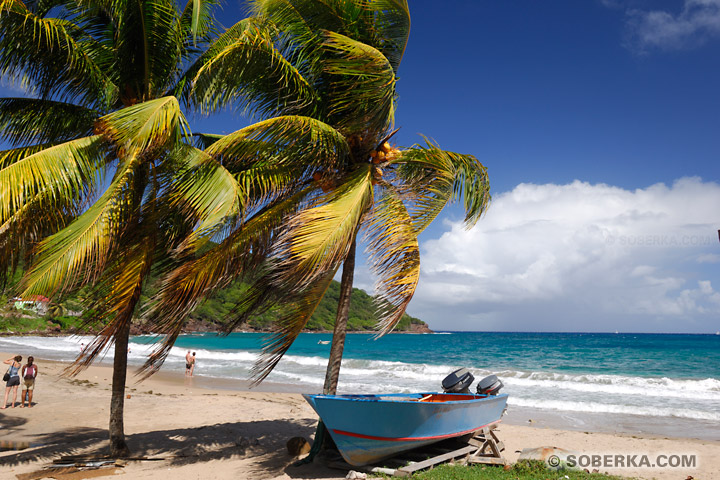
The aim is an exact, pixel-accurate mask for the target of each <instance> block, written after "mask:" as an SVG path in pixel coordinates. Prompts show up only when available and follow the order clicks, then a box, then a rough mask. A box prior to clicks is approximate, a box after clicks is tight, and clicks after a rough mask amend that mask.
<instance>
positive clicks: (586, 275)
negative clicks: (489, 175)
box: [410, 178, 720, 331]
mask: <svg viewBox="0 0 720 480" xmlns="http://www.w3.org/2000/svg"><path fill="white" fill-rule="evenodd" d="M719 206H720V185H718V184H716V183H711V182H703V181H702V180H700V179H698V178H683V179H680V180H678V181H677V182H675V183H674V184H673V185H672V186H666V185H664V184H657V185H652V186H650V187H647V188H644V189H638V190H634V191H629V190H624V189H622V188H618V187H613V186H609V185H591V184H588V183H585V182H580V181H575V182H573V183H571V184H568V185H552V184H549V185H533V184H521V185H518V186H517V187H516V188H515V189H513V190H512V191H510V192H507V193H503V194H500V195H497V196H496V197H495V198H494V200H493V203H492V205H491V208H490V210H489V211H488V213H487V215H486V216H485V217H484V218H483V219H482V220H481V221H480V222H479V224H478V225H477V226H476V227H475V228H474V229H472V230H470V231H466V230H464V228H463V227H462V225H461V224H460V223H451V224H449V228H450V230H449V231H447V232H445V233H444V234H442V236H441V237H440V238H438V239H433V240H428V241H425V242H424V243H423V244H422V246H421V247H422V251H421V259H422V260H421V264H422V275H421V281H420V286H419V288H418V291H417V293H416V295H415V299H414V300H413V303H412V305H411V311H410V313H412V314H413V315H417V316H419V317H420V318H423V319H424V320H428V321H430V323H431V325H432V326H434V327H435V328H436V329H470V330H473V329H474V330H482V329H532V328H533V327H532V325H536V328H535V329H541V330H575V331H578V330H601V331H603V330H604V331H608V330H614V329H616V328H619V326H625V325H624V322H627V321H633V322H639V323H636V325H637V326H636V327H635V328H636V329H635V331H642V330H647V331H656V330H658V329H660V330H665V331H670V330H673V331H678V330H682V329H683V328H682V325H680V324H678V325H677V328H673V329H670V326H671V325H673V322H674V321H677V320H678V319H684V320H687V319H693V320H692V321H696V317H697V316H703V315H706V314H709V313H711V312H714V313H715V314H717V313H720V302H718V298H719V297H720V294H718V293H717V292H716V291H715V290H714V289H713V287H712V284H711V280H712V279H713V278H712V275H714V273H707V272H704V271H703V270H702V268H703V264H701V263H699V261H700V259H704V261H705V262H707V261H709V259H711V258H714V257H712V255H714V254H713V253H712V252H714V251H718V249H719V248H720V244H718V239H717V228H718V226H720V225H719V223H720V222H719V221H720V218H719V215H718V211H719V210H718V208H719ZM715 278H717V275H716V276H715ZM471 319H475V320H471ZM540 319H542V322H543V323H542V324H538V323H537V321H538V320H540ZM709 321H710V320H708V322H709ZM643 322H644V323H643ZM652 322H655V323H652ZM651 323H652V324H651ZM711 329H712V330H713V331H714V329H716V328H715V327H710V326H709V323H708V327H707V330H711ZM625 331H627V329H625Z"/></svg>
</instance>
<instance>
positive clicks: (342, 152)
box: [206, 115, 350, 170]
mask: <svg viewBox="0 0 720 480" xmlns="http://www.w3.org/2000/svg"><path fill="white" fill-rule="evenodd" d="M206 151H207V153H208V154H209V155H212V156H213V157H215V158H218V159H221V160H222V161H223V164H224V165H228V166H229V168H230V166H237V167H241V166H249V165H250V164H252V163H253V162H255V161H258V160H259V159H260V160H266V161H269V160H272V161H273V162H274V163H275V164H279V165H282V164H294V165H298V164H302V165H305V166H306V168H307V167H310V166H314V167H319V168H324V169H329V170H335V169H337V168H339V167H341V166H343V165H345V164H346V163H347V162H348V159H349V156H350V146H349V145H348V143H347V140H346V139H345V137H344V136H343V135H342V134H341V133H340V132H338V131H337V130H336V129H334V128H333V127H332V126H330V125H328V124H326V123H324V122H321V121H319V120H316V119H314V118H311V117H304V116H297V115H289V116H282V117H274V118H271V119H268V120H264V121H262V122H258V123H255V124H252V125H249V126H247V127H245V128H243V129H241V130H238V131H237V132H233V133H231V134H229V135H226V136H225V137H223V138H222V139H220V140H218V141H217V142H215V143H214V144H212V145H211V146H210V147H208V148H207V150H206Z"/></svg>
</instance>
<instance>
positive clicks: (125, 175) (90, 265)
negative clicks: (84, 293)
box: [21, 156, 142, 296]
mask: <svg viewBox="0 0 720 480" xmlns="http://www.w3.org/2000/svg"><path fill="white" fill-rule="evenodd" d="M141 163H142V162H141V159H140V157H139V156H133V157H130V158H128V159H126V160H123V161H121V164H120V166H119V167H118V172H117V173H116V174H115V177H114V178H113V180H112V183H111V184H110V186H109V187H108V189H107V190H106V191H105V193H103V195H102V196H101V197H100V198H99V199H98V200H97V201H96V202H95V203H94V204H93V205H92V206H91V207H90V208H88V209H87V210H86V211H85V212H84V213H83V214H82V215H80V216H79V217H78V218H77V219H76V220H75V221H74V222H72V223H71V224H70V225H68V226H67V227H66V228H64V229H63V230H61V231H59V232H58V233H56V234H54V235H52V236H51V237H48V238H47V239H46V240H44V241H43V242H42V243H41V244H40V245H39V246H38V247H37V253H36V260H35V262H34V263H33V265H32V266H31V267H30V269H29V270H28V271H27V272H26V274H25V276H24V277H23V279H22V281H21V289H22V290H23V295H34V294H43V295H47V296H52V295H54V294H55V292H57V291H58V290H62V289H63V288H64V287H66V286H68V285H71V284H74V283H75V282H77V281H79V282H80V283H87V282H90V281H93V280H95V279H97V278H99V276H100V275H101V274H102V271H103V269H104V267H105V265H106V262H107V261H108V258H109V253H110V250H111V248H112V246H113V244H114V243H115V242H116V241H117V238H118V235H119V233H120V231H121V230H122V229H123V228H124V223H125V220H126V219H127V218H128V215H129V214H130V213H131V212H132V209H133V208H135V205H133V199H134V196H135V195H134V194H135V192H134V185H133V177H134V175H135V173H136V172H135V170H136V169H137V167H138V166H139V165H140V164H141Z"/></svg>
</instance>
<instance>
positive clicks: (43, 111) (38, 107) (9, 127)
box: [0, 98, 99, 145]
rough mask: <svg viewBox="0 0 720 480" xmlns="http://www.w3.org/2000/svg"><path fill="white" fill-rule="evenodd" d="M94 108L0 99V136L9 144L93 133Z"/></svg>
mask: <svg viewBox="0 0 720 480" xmlns="http://www.w3.org/2000/svg"><path fill="white" fill-rule="evenodd" d="M98 116H99V114H98V112H97V111H96V110H92V109H89V108H85V107H82V106H79V105H73V104H70V103H63V102H54V101H51V100H37V99H33V98H0V137H1V138H3V139H5V140H7V141H8V142H10V144H11V145H23V144H25V145H27V144H36V143H59V142H64V141H67V140H71V139H73V138H78V137H86V136H89V135H91V134H92V131H93V122H94V121H95V119H96V118H97V117H98Z"/></svg>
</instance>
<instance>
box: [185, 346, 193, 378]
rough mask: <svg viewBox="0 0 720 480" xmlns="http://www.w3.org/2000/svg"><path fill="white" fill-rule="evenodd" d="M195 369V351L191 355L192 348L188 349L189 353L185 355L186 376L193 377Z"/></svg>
mask: <svg viewBox="0 0 720 480" xmlns="http://www.w3.org/2000/svg"><path fill="white" fill-rule="evenodd" d="M194 370H195V352H192V355H190V350H188V352H187V354H186V355H185V376H186V377H192V375H193V371H194Z"/></svg>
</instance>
